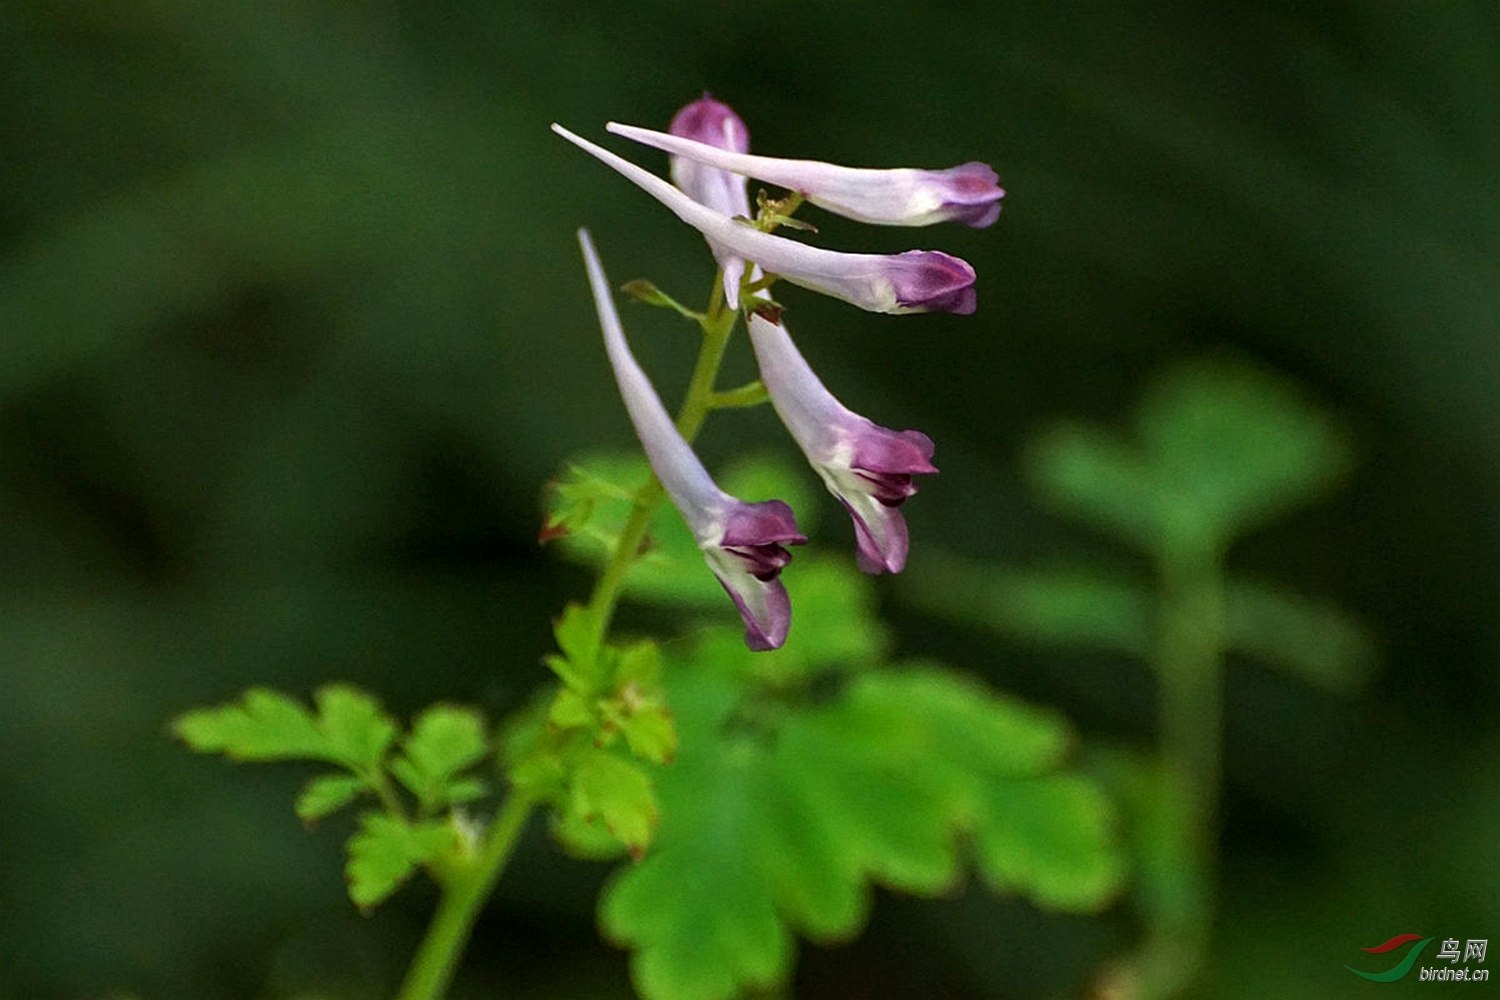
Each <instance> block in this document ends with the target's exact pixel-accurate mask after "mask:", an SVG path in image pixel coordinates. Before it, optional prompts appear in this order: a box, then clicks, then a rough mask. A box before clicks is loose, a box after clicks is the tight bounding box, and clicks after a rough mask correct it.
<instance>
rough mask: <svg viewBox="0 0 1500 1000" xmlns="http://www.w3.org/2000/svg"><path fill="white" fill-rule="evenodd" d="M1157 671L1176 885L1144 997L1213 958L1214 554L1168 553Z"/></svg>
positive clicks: (1218, 710) (1155, 919)
mask: <svg viewBox="0 0 1500 1000" xmlns="http://www.w3.org/2000/svg"><path fill="white" fill-rule="evenodd" d="M1158 569H1159V572H1160V585H1161V598H1160V622H1159V633H1158V641H1157V653H1156V662H1155V665H1156V668H1157V680H1158V685H1159V692H1160V694H1159V697H1160V713H1161V717H1160V726H1161V730H1160V732H1161V757H1162V766H1163V778H1164V781H1163V786H1162V791H1163V801H1162V815H1161V822H1162V830H1163V833H1164V834H1165V836H1166V839H1167V842H1166V843H1165V844H1164V851H1165V855H1166V858H1167V860H1168V861H1169V864H1170V867H1169V869H1168V871H1165V872H1163V873H1162V875H1163V876H1164V877H1167V878H1169V879H1170V881H1169V883H1168V884H1167V885H1165V886H1163V887H1162V889H1163V892H1162V896H1161V899H1160V901H1159V905H1158V907H1157V908H1156V909H1157V912H1155V913H1154V914H1152V920H1151V923H1152V927H1151V930H1150V934H1149V939H1148V941H1147V944H1146V948H1145V951H1144V954H1143V956H1142V972H1143V974H1144V979H1145V981H1146V985H1147V989H1146V995H1147V996H1151V997H1169V996H1173V995H1175V994H1177V993H1179V992H1181V991H1182V990H1183V989H1185V988H1186V987H1187V986H1188V985H1189V984H1190V983H1191V982H1192V981H1193V979H1194V978H1195V976H1196V975H1197V974H1198V972H1199V971H1200V970H1201V968H1202V966H1203V964H1204V963H1205V961H1206V959H1207V955H1208V945H1209V931H1210V928H1211V927H1212V924H1213V918H1214V881H1215V875H1216V871H1217V868H1218V807H1219V794H1220V783H1221V774H1222V769H1223V759H1222V758H1223V751H1222V746H1221V744H1222V732H1223V714H1224V712H1223V701H1224V691H1223V689H1224V677H1223V663H1222V660H1223V652H1224V643H1225V620H1224V619H1225V610H1224V582H1223V578H1222V573H1221V567H1220V558H1219V553H1218V551H1217V549H1216V548H1215V547H1213V546H1209V545H1198V546H1182V547H1177V548H1175V549H1173V550H1168V551H1166V552H1164V553H1163V554H1162V556H1161V558H1160V562H1159V566H1158Z"/></svg>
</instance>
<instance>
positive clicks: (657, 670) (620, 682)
mask: <svg viewBox="0 0 1500 1000" xmlns="http://www.w3.org/2000/svg"><path fill="white" fill-rule="evenodd" d="M660 676H661V651H660V650H659V649H658V648H657V645H656V643H655V642H653V641H652V640H650V639H646V640H642V641H641V642H636V643H632V644H631V645H629V646H626V647H625V648H624V649H622V650H620V658H619V660H618V661H617V662H616V664H615V684H616V685H617V686H619V687H625V686H626V685H629V684H638V685H640V686H642V687H649V686H653V685H655V684H656V681H657V678H658V677H660Z"/></svg>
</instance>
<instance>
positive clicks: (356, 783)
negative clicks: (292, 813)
mask: <svg viewBox="0 0 1500 1000" xmlns="http://www.w3.org/2000/svg"><path fill="white" fill-rule="evenodd" d="M369 789H370V783H369V782H368V781H366V780H365V779H364V778H363V777H361V776H360V775H357V774H320V775H318V776H317V777H316V778H313V779H312V780H311V781H309V782H308V783H307V784H305V785H303V786H302V791H300V792H298V793H297V804H296V810H297V817H298V818H299V819H301V820H302V821H303V822H304V823H311V822H312V821H313V820H318V819H322V818H323V817H324V816H327V815H328V814H329V813H333V812H337V811H338V810H340V809H342V808H343V807H344V806H346V805H348V804H349V803H350V802H353V801H354V799H355V798H356V797H357V796H358V795H359V794H360V793H361V792H365V791H368V790H369Z"/></svg>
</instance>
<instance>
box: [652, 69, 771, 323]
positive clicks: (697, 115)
mask: <svg viewBox="0 0 1500 1000" xmlns="http://www.w3.org/2000/svg"><path fill="white" fill-rule="evenodd" d="M668 128H669V129H670V131H671V133H672V134H673V135H676V136H685V137H687V138H688V139H690V140H692V141H693V144H694V145H695V146H698V145H707V146H709V147H718V148H720V149H726V150H729V151H731V152H735V153H744V152H748V151H749V149H750V130H749V129H747V128H745V123H744V122H743V121H741V120H740V116H739V115H737V114H735V113H734V109H733V108H731V107H730V106H729V105H727V104H723V103H721V102H719V101H716V100H714V99H713V98H712V97H709V96H708V95H706V94H705V95H704V96H703V97H702V98H701V99H699V100H696V101H694V102H693V103H692V104H689V105H688V106H687V107H685V108H683V109H682V110H681V111H679V112H677V114H676V115H675V116H674V117H673V118H672V124H671V125H670V126H668ZM670 163H671V174H672V183H673V184H676V185H677V186H678V188H680V189H681V190H682V192H683V193H684V194H686V195H687V196H688V197H689V198H691V199H693V200H694V201H696V202H697V203H698V204H700V205H706V206H707V207H709V208H711V209H713V210H714V211H715V212H718V213H719V214H720V215H727V216H729V217H730V218H735V217H738V218H742V219H748V218H750V199H749V197H748V196H747V195H746V194H745V178H744V177H741V176H739V175H737V174H732V173H730V172H729V171H727V170H720V169H719V168H717V167H714V166H709V165H707V164H704V163H700V162H699V161H697V160H694V159H689V158H687V157H685V156H674V157H672V158H671V161H670ZM708 248H709V249H710V250H711V251H713V255H714V260H716V261H718V264H719V269H720V270H721V271H723V273H724V301H725V302H727V303H729V308H731V309H738V308H739V307H740V279H741V278H743V277H744V276H745V259H744V258H743V257H740V256H738V255H737V254H735V253H734V251H732V250H729V249H727V248H726V247H724V246H722V245H720V244H718V243H715V242H714V241H713V240H709V241H708ZM759 276H760V273H759V271H755V272H753V273H752V275H751V278H752V280H753V279H755V278H758V277H759Z"/></svg>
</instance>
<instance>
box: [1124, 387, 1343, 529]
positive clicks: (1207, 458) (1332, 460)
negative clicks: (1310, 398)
mask: <svg viewBox="0 0 1500 1000" xmlns="http://www.w3.org/2000/svg"><path fill="white" fill-rule="evenodd" d="M1135 427H1136V432H1137V434H1138V435H1139V437H1140V440H1141V441H1142V442H1143V444H1144V445H1145V447H1146V451H1147V453H1148V454H1149V455H1150V456H1151V458H1152V460H1153V461H1154V463H1155V464H1156V465H1157V467H1158V468H1159V469H1160V470H1161V473H1162V475H1163V477H1164V481H1165V482H1166V483H1168V484H1170V487H1171V489H1173V490H1174V491H1181V492H1182V494H1183V496H1182V497H1181V500H1180V503H1181V505H1182V506H1183V507H1184V508H1190V509H1191V510H1193V511H1195V512H1196V514H1197V517H1198V518H1200V519H1201V520H1202V522H1203V529H1202V530H1204V531H1207V532H1212V533H1215V534H1217V535H1218V536H1219V537H1220V538H1223V539H1228V538H1230V537H1233V536H1235V535H1238V534H1242V533H1243V532H1245V531H1246V530H1248V529H1250V528H1253V527H1257V526H1259V525H1260V524H1262V523H1264V522H1266V521H1269V520H1272V519H1274V518H1276V517H1278V516H1280V515H1281V514H1282V513H1284V512H1285V511H1287V510H1289V509H1291V508H1293V507H1296V506H1299V505H1301V504H1304V503H1307V502H1308V501H1310V500H1313V499H1316V498H1317V497H1319V496H1321V495H1322V494H1323V493H1324V492H1326V491H1327V489H1328V488H1329V487H1330V486H1331V485H1332V484H1333V483H1334V481H1336V480H1337V479H1338V478H1339V477H1340V476H1342V475H1343V474H1344V472H1345V471H1347V469H1348V466H1349V464H1350V449H1349V444H1348V441H1347V439H1346V435H1345V434H1344V432H1343V431H1342V430H1341V429H1339V428H1338V427H1337V426H1336V425H1335V423H1334V421H1333V420H1332V418H1331V417H1329V416H1328V415H1327V414H1326V413H1324V412H1323V411H1322V410H1321V409H1318V408H1317V407H1314V406H1313V405H1311V404H1310V403H1308V402H1307V401H1306V400H1305V399H1304V398H1303V397H1302V394H1301V393H1300V392H1299V391H1298V390H1297V389H1296V387H1295V386H1293V385H1292V384H1291V383H1290V382H1289V381H1288V380H1287V379H1285V378H1283V377H1281V376H1279V375H1276V374H1273V373H1272V372H1270V371H1267V370H1265V369H1261V368H1255V367H1251V366H1249V365H1244V364H1226V363H1223V362H1218V361H1208V360H1204V361H1192V362H1185V363H1181V364H1178V365H1176V366H1175V367H1173V368H1171V369H1169V370H1168V371H1167V373H1166V374H1165V375H1164V376H1163V377H1161V378H1160V379H1158V380H1156V381H1155V382H1153V383H1152V384H1151V386H1150V387H1149V388H1148V389H1147V391H1146V394H1145V396H1144V397H1143V398H1142V400H1141V403H1140V406H1139V407H1138V408H1137V410H1136V414H1135ZM1183 516H1186V515H1185V514H1184V515H1183Z"/></svg>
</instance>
